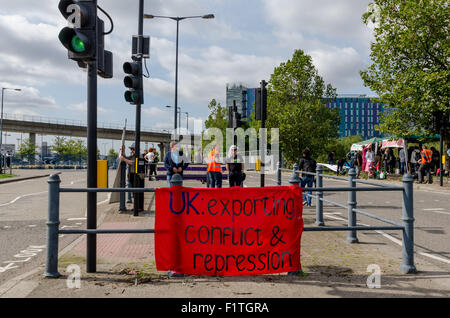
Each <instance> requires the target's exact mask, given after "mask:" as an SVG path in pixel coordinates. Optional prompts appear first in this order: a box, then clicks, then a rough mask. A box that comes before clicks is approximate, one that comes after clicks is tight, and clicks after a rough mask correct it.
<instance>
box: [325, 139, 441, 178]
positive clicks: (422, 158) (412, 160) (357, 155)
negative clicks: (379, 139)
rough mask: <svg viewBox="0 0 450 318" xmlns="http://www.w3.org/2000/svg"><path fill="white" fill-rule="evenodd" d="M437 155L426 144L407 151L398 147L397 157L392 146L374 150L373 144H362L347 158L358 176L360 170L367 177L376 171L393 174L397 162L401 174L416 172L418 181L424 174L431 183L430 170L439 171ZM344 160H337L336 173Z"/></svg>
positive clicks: (435, 151) (373, 174) (372, 175)
mask: <svg viewBox="0 0 450 318" xmlns="http://www.w3.org/2000/svg"><path fill="white" fill-rule="evenodd" d="M439 156H440V154H439V152H438V151H437V150H436V149H435V148H434V147H431V148H430V149H428V147H427V146H426V145H421V146H420V147H419V146H412V147H409V148H408V150H407V151H405V149H404V148H399V150H398V157H396V156H395V154H394V150H393V148H385V149H381V148H378V150H377V152H375V150H374V144H370V145H368V146H367V147H366V146H362V150H360V151H352V152H350V153H349V154H348V155H347V158H348V159H350V164H349V167H350V168H355V169H356V172H357V176H358V177H359V175H360V172H361V171H364V172H366V173H367V174H368V176H369V177H374V176H375V174H376V172H377V171H384V172H385V173H386V174H394V171H395V169H396V167H397V163H398V169H399V173H400V174H401V175H403V174H405V173H407V172H409V173H411V174H413V175H414V174H417V177H418V182H419V183H422V182H423V177H424V175H427V181H428V183H432V178H431V174H432V172H435V173H436V175H437V174H438V173H439V170H438V169H439ZM330 157H332V156H331V154H330V156H329V161H330ZM345 162H346V160H345V159H342V160H339V161H338V173H339V169H341V170H342V166H343V165H344V164H345Z"/></svg>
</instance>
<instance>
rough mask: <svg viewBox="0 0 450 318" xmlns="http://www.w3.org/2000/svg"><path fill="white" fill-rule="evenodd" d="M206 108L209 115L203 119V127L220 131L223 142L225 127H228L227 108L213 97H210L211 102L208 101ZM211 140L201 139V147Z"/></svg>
mask: <svg viewBox="0 0 450 318" xmlns="http://www.w3.org/2000/svg"><path fill="white" fill-rule="evenodd" d="M208 108H209V115H208V119H207V120H205V127H206V129H209V128H217V129H219V130H220V131H221V132H222V136H223V138H224V144H225V136H226V129H227V128H228V109H227V107H223V106H222V105H220V103H217V101H216V100H215V99H212V100H211V102H209V105H208ZM211 141H212V140H211ZM211 141H209V140H203V148H205V145H207V144H208V143H210V142H211Z"/></svg>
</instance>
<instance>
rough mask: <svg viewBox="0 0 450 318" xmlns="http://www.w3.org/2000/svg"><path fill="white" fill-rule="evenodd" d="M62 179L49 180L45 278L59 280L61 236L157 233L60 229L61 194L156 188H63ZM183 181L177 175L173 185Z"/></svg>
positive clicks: (139, 191)
mask: <svg viewBox="0 0 450 318" xmlns="http://www.w3.org/2000/svg"><path fill="white" fill-rule="evenodd" d="M60 183H61V179H60V178H59V176H58V175H57V174H54V175H51V176H50V178H49V180H48V185H49V186H48V221H47V258H46V265H45V273H44V276H45V277H48V278H57V277H59V276H61V274H60V273H59V272H58V246H59V235H60V234H88V235H92V234H94V235H95V234H143V233H155V229H84V230H82V229H60V228H59V224H60V219H59V198H60V193H70V192H72V193H73V192H84V193H89V192H95V193H98V192H123V193H125V192H133V193H142V192H155V188H61V187H60ZM182 183H183V179H182V178H181V176H180V175H178V174H176V175H174V176H173V177H172V180H171V185H182Z"/></svg>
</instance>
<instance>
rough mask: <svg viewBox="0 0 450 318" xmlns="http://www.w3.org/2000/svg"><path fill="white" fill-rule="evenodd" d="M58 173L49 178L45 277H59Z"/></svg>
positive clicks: (59, 181)
mask: <svg viewBox="0 0 450 318" xmlns="http://www.w3.org/2000/svg"><path fill="white" fill-rule="evenodd" d="M60 183H61V180H60V179H59V176H58V175H57V174H53V175H51V176H50V178H49V179H48V220H47V260H46V265H45V273H44V277H48V278H58V277H59V276H61V274H59V272H58V236H59V233H58V232H59V184H60Z"/></svg>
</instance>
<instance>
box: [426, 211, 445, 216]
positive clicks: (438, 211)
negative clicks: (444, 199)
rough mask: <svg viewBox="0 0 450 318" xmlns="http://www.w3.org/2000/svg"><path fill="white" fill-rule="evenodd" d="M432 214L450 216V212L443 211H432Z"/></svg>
mask: <svg viewBox="0 0 450 318" xmlns="http://www.w3.org/2000/svg"><path fill="white" fill-rule="evenodd" d="M430 212H434V213H439V214H447V215H450V213H449V212H441V211H430Z"/></svg>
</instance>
